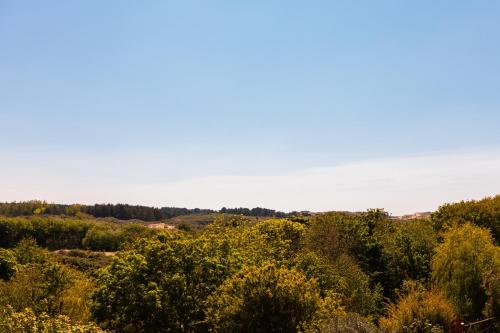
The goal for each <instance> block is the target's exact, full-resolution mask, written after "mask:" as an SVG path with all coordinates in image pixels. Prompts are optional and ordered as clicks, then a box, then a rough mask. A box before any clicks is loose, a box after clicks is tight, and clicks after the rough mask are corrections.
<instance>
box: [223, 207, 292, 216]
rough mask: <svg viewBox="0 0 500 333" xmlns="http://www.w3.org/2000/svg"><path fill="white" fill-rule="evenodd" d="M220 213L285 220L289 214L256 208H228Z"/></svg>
mask: <svg viewBox="0 0 500 333" xmlns="http://www.w3.org/2000/svg"><path fill="white" fill-rule="evenodd" d="M219 213H222V214H233V215H243V216H258V217H278V218H283V217H286V216H288V214H287V213H283V212H279V211H275V210H273V209H267V208H261V207H255V208H251V209H250V208H241V207H240V208H226V207H222V208H221V210H220V211H219Z"/></svg>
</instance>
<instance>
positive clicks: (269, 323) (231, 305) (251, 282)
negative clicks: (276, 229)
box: [206, 263, 342, 332]
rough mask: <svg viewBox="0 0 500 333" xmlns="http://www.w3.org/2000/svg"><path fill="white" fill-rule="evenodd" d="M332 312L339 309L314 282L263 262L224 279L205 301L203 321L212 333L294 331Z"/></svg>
mask: <svg viewBox="0 0 500 333" xmlns="http://www.w3.org/2000/svg"><path fill="white" fill-rule="evenodd" d="M326 303H328V305H327V304H326ZM335 311H339V312H341V311H342V310H340V309H339V308H338V307H337V306H336V303H335V301H334V299H333V298H327V300H323V299H322V298H321V296H320V293H319V287H318V284H317V282H316V280H314V279H310V280H308V279H307V278H306V277H305V275H304V274H303V273H302V272H300V271H298V270H295V269H292V270H289V269H286V268H278V267H277V266H276V265H275V264H274V263H266V264H264V265H262V266H261V267H250V268H247V269H245V270H244V271H242V272H241V273H238V274H236V275H234V276H233V277H231V278H230V279H228V280H226V281H225V282H224V283H223V284H222V285H221V286H220V287H219V288H218V289H217V290H216V291H215V292H214V293H213V294H212V295H211V296H210V297H209V298H208V301H207V308H206V321H207V322H208V324H209V327H210V328H211V330H212V331H214V332H296V331H298V330H299V329H300V328H304V327H309V328H310V327H311V326H312V325H313V322H314V321H317V320H319V319H320V318H321V317H325V316H327V315H333V314H335ZM325 312H326V313H325Z"/></svg>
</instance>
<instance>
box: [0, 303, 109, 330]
mask: <svg viewBox="0 0 500 333" xmlns="http://www.w3.org/2000/svg"><path fill="white" fill-rule="evenodd" d="M0 332H2V333H105V331H103V330H101V329H100V328H99V327H97V326H95V325H94V324H80V323H73V322H71V320H70V319H69V318H68V317H66V316H61V315H59V316H52V317H50V316H49V315H47V314H46V313H40V314H35V313H34V312H33V310H31V309H29V308H27V309H25V310H23V311H19V312H16V311H14V309H13V308H12V307H10V306H7V307H5V308H4V309H1V310H0Z"/></svg>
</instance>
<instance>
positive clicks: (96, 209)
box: [0, 200, 287, 221]
mask: <svg viewBox="0 0 500 333" xmlns="http://www.w3.org/2000/svg"><path fill="white" fill-rule="evenodd" d="M216 212H217V211H215V210H212V209H200V208H193V209H188V208H179V207H162V208H156V207H148V206H139V205H135V206H134V205H127V204H115V205H113V204H95V205H79V204H74V205H62V204H54V203H47V202H45V201H39V200H32V201H25V202H0V215H5V216H11V217H14V216H31V215H42V214H43V215H68V216H79V215H82V214H86V215H89V216H93V217H113V218H116V219H119V220H134V219H135V220H142V221H160V220H162V219H168V218H173V217H176V216H183V215H195V214H210V213H216ZM219 213H223V214H224V213H225V214H236V215H245V216H260V217H262V216H264V217H285V216H287V214H285V213H283V212H277V211H275V210H273V209H267V208H260V207H256V208H252V209H249V208H226V207H223V208H222V209H221V210H220V211H219Z"/></svg>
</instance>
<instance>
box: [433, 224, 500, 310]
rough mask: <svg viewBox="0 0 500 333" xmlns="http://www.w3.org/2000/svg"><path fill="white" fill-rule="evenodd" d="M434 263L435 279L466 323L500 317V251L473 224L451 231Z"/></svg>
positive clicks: (439, 248)
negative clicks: (489, 317) (481, 318)
mask: <svg viewBox="0 0 500 333" xmlns="http://www.w3.org/2000/svg"><path fill="white" fill-rule="evenodd" d="M443 238H444V242H443V243H442V244H440V245H439V246H438V247H437V248H436V254H435V255H434V257H433V259H432V269H433V273H432V275H433V279H434V281H435V282H436V284H437V285H438V286H439V287H440V288H441V289H442V290H443V291H444V293H445V294H446V296H448V298H449V299H450V300H451V301H452V303H453V304H454V306H455V307H456V309H457V310H458V312H459V314H460V315H462V316H463V317H465V318H466V319H478V318H480V317H481V315H482V314H483V315H488V316H490V315H496V316H498V315H499V311H500V304H499V302H500V248H499V247H497V246H495V245H494V243H493V238H492V236H491V233H490V231H489V230H487V229H483V228H480V227H477V226H474V225H472V224H469V223H466V224H464V225H463V226H460V227H454V228H450V229H449V230H448V231H446V232H445V233H444V234H443Z"/></svg>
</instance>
